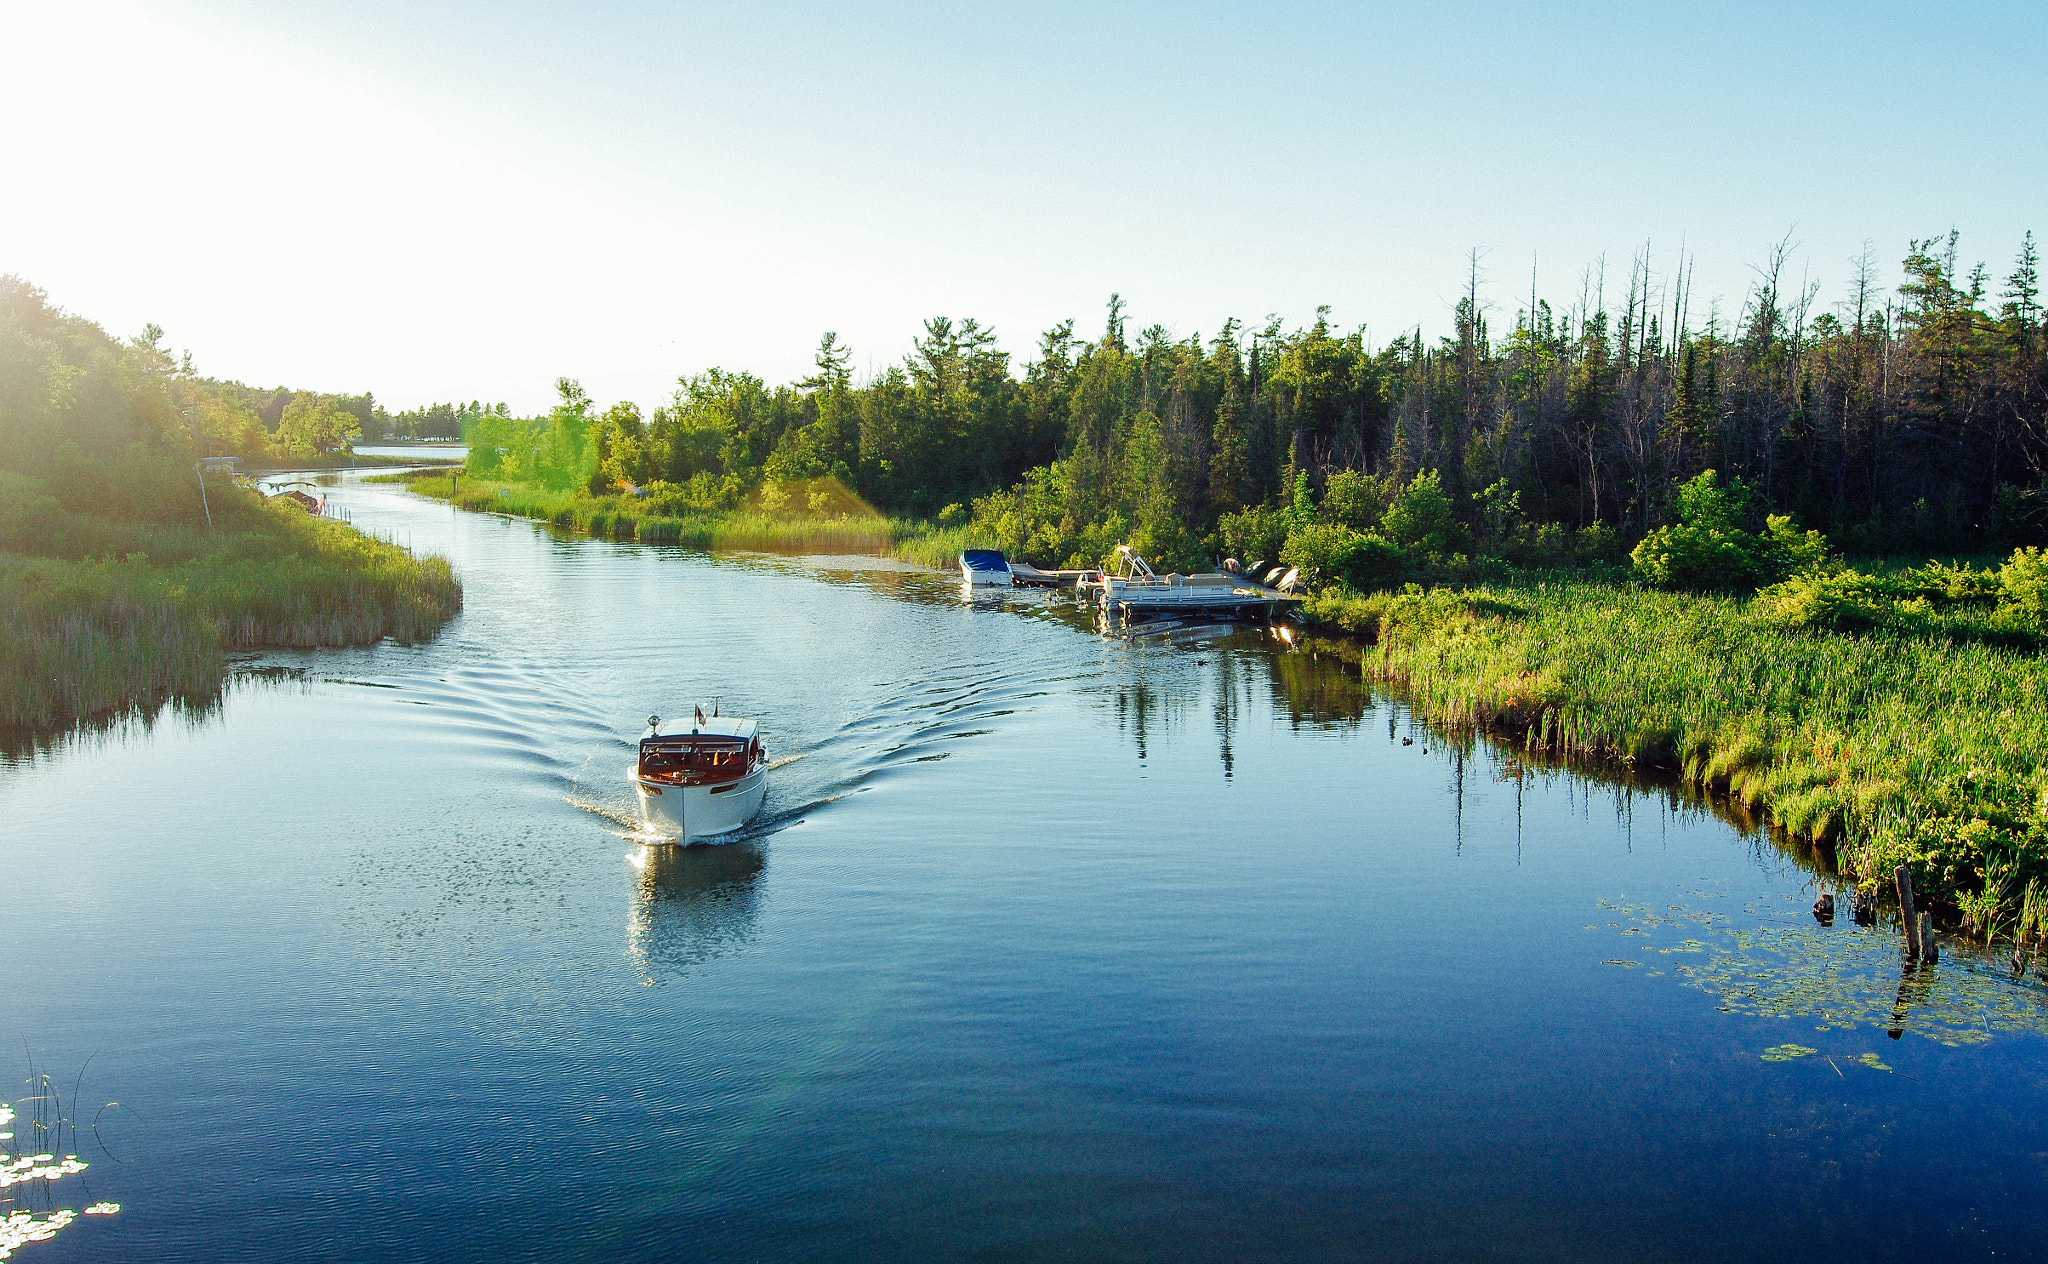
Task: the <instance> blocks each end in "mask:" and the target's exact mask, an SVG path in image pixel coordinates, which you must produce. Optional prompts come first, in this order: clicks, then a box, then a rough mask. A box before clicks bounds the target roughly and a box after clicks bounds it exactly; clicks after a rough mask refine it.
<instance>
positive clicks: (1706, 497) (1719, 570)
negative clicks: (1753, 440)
mask: <svg viewBox="0 0 2048 1264" xmlns="http://www.w3.org/2000/svg"><path fill="white" fill-rule="evenodd" d="M1748 503H1749V490H1748V488H1746V487H1744V486H1743V485H1742V481H1741V480H1740V479H1737V480H1735V481H1734V482H1733V483H1731V484H1730V485H1729V486H1727V487H1722V486H1721V485H1720V484H1719V483H1718V482H1717V481H1716V476H1715V474H1714V471H1712V470H1707V471H1705V472H1703V473H1702V474H1700V475H1699V477H1697V478H1694V479H1692V480H1691V481H1690V482H1686V483H1681V484H1679V487H1678V512H1679V516H1680V517H1681V518H1682V519H1683V521H1682V522H1680V523H1679V524H1678V525H1676V526H1669V527H1659V528H1657V529H1656V530H1655V531H1652V532H1651V533H1650V534H1648V535H1646V536H1644V537H1643V541H1642V543H1641V544H1638V545H1636V547H1635V551H1634V552H1632V553H1630V554H1629V561H1630V562H1631V563H1633V564H1634V566H1635V569H1636V574H1638V575H1639V576H1641V577H1642V578H1643V579H1645V580H1647V581H1649V582H1650V583H1652V584H1655V585H1657V586H1658V587H1660V588H1683V589H1691V590H1693V591H1696V592H1711V591H1714V590H1717V589H1729V590H1739V589H1744V588H1755V587H1758V586H1760V585H1764V584H1775V583H1778V582H1780V581H1781V580H1784V579H1786V578H1788V577H1789V576H1791V575H1794V574H1796V573H1798V572H1800V571H1803V570H1807V569H1810V568H1812V567H1815V566H1818V565H1820V563H1821V561H1822V560H1823V559H1824V558H1826V556H1827V550H1828V544H1827V538H1826V537H1825V536H1823V535H1821V533H1820V532H1818V531H1807V532H1800V531H1798V530H1796V529H1795V528H1794V527H1793V526H1792V519H1790V518H1788V517H1786V516H1784V515H1782V514H1774V515H1772V516H1771V517H1770V518H1767V519H1766V520H1765V522H1764V531H1763V534H1761V535H1757V534H1755V533H1752V532H1749V531H1744V530H1743V529H1742V528H1741V526H1740V523H1741V520H1742V512H1743V509H1744V507H1745V506H1747V504H1748Z"/></svg>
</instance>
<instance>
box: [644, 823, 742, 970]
mask: <svg viewBox="0 0 2048 1264" xmlns="http://www.w3.org/2000/svg"><path fill="white" fill-rule="evenodd" d="M626 859H627V862H628V863H629V864H631V865H632V866H633V867H634V868H635V869H637V870H638V871H639V884H638V889H637V890H635V891H634V893H633V909H632V913H631V915H630V916H629V917H628V918H627V922H626V950H627V951H628V952H630V953H631V954H632V955H633V958H634V960H636V961H637V962H639V965H640V974H641V978H642V980H643V981H644V982H646V983H649V984H652V983H654V982H656V981H657V980H660V979H664V978H669V977H672V976H675V975H680V974H683V973H685V972H686V971H688V970H690V969H692V968H694V967H696V966H700V965H703V964H704V963H706V962H708V961H714V960H716V959H718V958H719V957H723V956H726V955H728V954H730V953H733V952H737V951H738V950H740V949H741V948H744V947H745V946H746V945H747V944H748V943H750V942H751V941H752V940H753V938H754V915H755V911H756V908H755V906H756V903H757V901H758V900H759V898H760V897H759V892H758V889H757V888H758V886H759V882H760V878H761V871H762V870H763V869H765V868H767V866H768V857H767V854H766V853H765V852H763V851H762V850H761V849H760V848H759V847H758V846H756V845H755V844H753V843H751V842H734V843H727V844H726V845H725V846H723V847H665V846H647V847H642V848H640V850H639V851H638V852H637V853H634V854H631V855H628V856H627V858H626Z"/></svg>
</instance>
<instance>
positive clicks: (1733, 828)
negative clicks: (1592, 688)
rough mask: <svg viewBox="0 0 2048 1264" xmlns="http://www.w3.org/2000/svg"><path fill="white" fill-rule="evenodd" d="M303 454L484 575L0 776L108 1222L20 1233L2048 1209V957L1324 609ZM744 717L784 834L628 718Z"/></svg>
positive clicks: (614, 1241)
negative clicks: (842, 543) (682, 795)
mask: <svg viewBox="0 0 2048 1264" xmlns="http://www.w3.org/2000/svg"><path fill="white" fill-rule="evenodd" d="M329 481H331V482H333V483H335V484H336V485H335V486H334V487H333V489H332V493H331V495H332V497H333V499H334V501H335V502H336V503H337V504H340V505H342V506H344V507H346V508H347V509H348V510H349V511H350V513H351V516H352V520H353V521H354V523H355V524H356V525H357V526H358V527H360V528H363V529H365V530H370V531H374V532H377V533H380V534H382V535H385V536H388V537H390V538H393V539H397V540H399V541H400V542H402V543H409V544H410V545H411V546H412V547H413V548H415V549H419V550H431V551H436V552H440V553H444V554H446V555H447V556H448V557H450V558H451V559H452V560H453V561H454V563H455V565H456V567H457V568H458V570H459V572H460V574H461V576H462V579H463V581H464V584H465V588H466V605H465V608H464V610H463V613H462V614H461V615H460V616H459V617H458V618H457V619H456V620H455V621H454V622H453V623H451V624H450V625H449V626H448V627H447V629H446V630H445V631H444V632H443V633H442V635H441V636H440V637H439V638H438V639H436V640H435V641H433V642H432V643H429V644H422V645H415V646H403V645H397V644H389V643H387V644H382V645H378V646H375V647H373V648H369V649H363V650H354V651H334V652H322V653H307V654H299V653H272V654H265V655H261V656H258V657H255V658H253V659H251V660H249V661H245V662H243V663H240V664H238V672H237V675H236V676H235V677H233V679H232V680H231V682H230V684H229V686H228V687H227V688H226V690H225V692H224V694H223V696H222V698H221V699H220V701H219V703H218V705H216V706H213V707H203V708H198V709H196V710H188V711H184V712H177V711H167V712H165V713H163V714H162V715H160V716H158V717H155V718H154V719H153V720H152V721H150V722H146V723H145V722H141V721H130V722H128V723H125V724H116V725H112V726H102V727H100V728H97V729H94V730H91V731H87V732H83V733H79V734H75V735H72V736H68V737H58V738H54V739H50V740H47V741H42V742H38V743H32V744H28V745H21V744H17V745H16V746H15V747H14V748H13V750H12V753H11V754H10V755H8V756H7V757H6V762H5V763H4V764H0V820H4V821H5V822H6V826H5V831H6V833H5V837H6V840H7V841H6V844H5V854H6V857H7V860H8V872H9V876H10V881H9V883H8V891H7V898H6V899H5V900H4V901H0V931H4V939H0V942H4V943H5V945H6V953H7V961H8V964H9V965H10V967H11V971H10V975H11V977H12V979H13V980H14V981H13V983H11V984H9V985H8V986H7V996H6V999H7V1004H6V1006H5V1011H4V1013H5V1021H4V1022H0V1037H4V1038H5V1040H6V1041H7V1042H8V1043H10V1044H11V1045H12V1046H13V1047H14V1048H15V1049H16V1051H17V1052H16V1054H15V1055H6V1054H4V1053H0V1062H6V1061H7V1060H8V1058H9V1057H10V1056H12V1057H13V1058H14V1059H15V1060H16V1061H20V1062H21V1063H22V1065H23V1066H24V1067H26V1065H27V1064H26V1059H28V1058H29V1057H31V1056H32V1057H33V1059H34V1062H35V1063H36V1065H37V1066H39V1067H42V1068H47V1069H48V1070H49V1071H50V1072H51V1075H52V1079H53V1082H56V1083H57V1085H58V1091H59V1092H61V1093H63V1094H66V1095H71V1094H72V1093H73V1085H74V1077H76V1080H75V1083H76V1085H77V1089H76V1094H75V1105H72V1106H67V1110H68V1111H69V1112H70V1114H71V1116H72V1117H73V1118H75V1119H77V1120H78V1121H79V1122H80V1131H79V1133H78V1134H77V1141H76V1144H75V1145H73V1144H72V1143H70V1142H66V1143H64V1144H65V1148H66V1149H75V1150H76V1152H77V1153H79V1155H80V1157H81V1158H82V1159H83V1160H86V1161H88V1162H89V1163H90V1164H91V1166H90V1167H89V1168H88V1169H87V1170H86V1171H85V1172H83V1173H80V1174H76V1175H72V1176H67V1177H65V1178H64V1179H62V1180H59V1181H55V1182H52V1183H50V1184H49V1185H48V1187H47V1189H48V1195H47V1196H46V1197H45V1201H44V1203H42V1204H34V1205H36V1206H44V1207H45V1209H47V1208H48V1207H72V1208H76V1207H81V1206H83V1205H85V1204H86V1203H89V1202H95V1201H100V1200H106V1201H112V1202H118V1203H119V1204H120V1205H121V1210H120V1212H119V1213H118V1214H116V1215H111V1216H99V1217H86V1218H82V1219H81V1220H80V1221H78V1222H77V1223H75V1224H72V1225H70V1226H69V1227H67V1228H65V1229H64V1230H63V1231H62V1232H61V1233H59V1234H57V1235H56V1236H55V1237H54V1238H53V1239H52V1240H50V1241H48V1242H39V1243H32V1244H30V1245H28V1246H27V1247H24V1248H23V1250H22V1252H21V1254H20V1256H19V1258H21V1259H24V1260H30V1261H36V1260H50V1261H60V1260H74V1259H78V1260H83V1259H150V1260H158V1261H184V1260H194V1261H196V1260H255V1259H275V1258H287V1257H288V1258H292V1259H295V1260H353V1259H364V1258H380V1259H381V1258H389V1259H419V1258H429V1257H431V1258H433V1259H435V1260H438V1261H451V1262H452V1261H470V1260H476V1261H485V1260H505V1259H547V1260H605V1261H617V1260H641V1259H669V1258H692V1259H703V1260H741V1259H747V1260H756V1259H758V1260H856V1259H862V1260H872V1259H935V1260H936V1259H961V1258H977V1259H1039V1258H1053V1257H1059V1258H1078V1259H1105V1260H1118V1261H1135V1260H1248V1259H1265V1260H1336V1259H1357V1258H1367V1257H1369V1258H1375V1259H1390V1260H1436V1259H1470V1258H1476V1257H1482V1256H1488V1257H1494V1256H1497V1257H1503V1258H1516V1259H1560V1260H1564V1259H1570V1260H1629V1261H1643V1260H1694V1259H1702V1258H1708V1259H1726V1258H1732V1257H1738V1256H1740V1257H1745V1258H1748V1259H1755V1260H1775V1259H1785V1260H1791V1259H1806V1258H1809V1257H1811V1256H1813V1255H1815V1254H1819V1253H1826V1254H1828V1255H1833V1256H1840V1257H1844V1258H1859V1259H1899V1260H1915V1261H1924V1260H1929V1259H1937V1258H1938V1259H1965V1258H1979V1257H1983V1258H1989V1257H1991V1256H1994V1255H1995V1256H1997V1257H1998V1258H2000V1259H2009V1258H2015V1257H2017V1258H2034V1257H2037V1256H2038V1255H2039V1254H2040V1253H2041V1252H2042V1251H2043V1250H2044V1249H2048V1238H2044V1237H2043V1235H2042V1229H2043V1227H2044V1222H2048V1210H2044V1209H2048V1130H2044V1126H2043V1121H2044V1120H2048V1038H2044V1036H2043V1034H2042V1033H2043V1030H2044V1028H2048V1018H2044V1014H2048V1008H2044V1005H2043V997H2042V993H2041V991H2040V989H2038V988H2035V987H2032V986H2029V985H2025V984H2017V985H2016V984H2014V983H2012V982H2010V981H2009V980H2007V979H2006V978H2005V977H2004V976H2003V974H2002V973H2001V972H2000V971H1999V970H1998V969H1997V968H1996V963H1995V962H1990V961H1984V960H1976V959H1973V958H1971V957H1970V955H1969V954H1968V953H1965V952H1961V951H1957V950H1954V949H1952V950H1951V952H1950V955H1949V957H1948V959H1946V960H1944V962H1943V963H1942V965H1940V966H1939V967H1937V968H1935V970H1933V971H1931V972H1927V973H1924V974H1912V975H1907V976H1905V978H1904V981H1903V982H1902V972H1901V968H1900V964H1899V960H1898V950H1897V946H1896V943H1895V933H1894V932H1890V931H1888V930H1886V929H1883V928H1878V929H1866V928H1859V927H1857V926H1855V925H1854V924H1853V923H1852V922H1851V920H1850V919H1849V917H1848V916H1847V902H1846V899H1845V900H1844V901H1843V916H1842V917H1840V918H1839V919H1838V920H1837V921H1836V922H1835V924H1834V925H1832V926H1827V927H1823V926H1821V925H1819V924H1817V922H1816V919H1815V918H1814V917H1813V916H1812V915H1811V913H1810V912H1809V911H1808V910H1809V905H1810V904H1811V903H1812V900H1813V898H1814V896H1815V894H1816V893H1817V892H1818V891H1821V890H1831V889H1838V886H1837V884H1836V883H1835V882H1834V880H1833V879H1831V878H1828V877H1826V876H1825V875H1824V874H1821V873H1819V872H1817V871H1816V870H1815V868H1814V867H1813V866H1812V863H1811V861H1810V858H1806V857H1803V856H1801V855H1799V854H1797V853H1796V852H1794V851H1792V850H1788V849H1786V848H1784V847H1781V846H1779V845H1778V844H1776V843H1774V842H1773V841H1771V839H1770V838H1768V837H1767V836H1765V835H1763V834H1760V833H1757V832H1755V831H1753V830H1746V829H1744V828H1742V827H1740V826H1739V825H1738V824H1736V823H1734V822H1732V821H1731V820H1729V819H1726V818H1725V817H1724V816H1722V815H1717V814H1716V813H1715V812H1714V811H1712V810H1709V809H1708V808H1706V807H1703V806H1701V805H1699V804H1698V803H1696V802H1693V801H1691V800H1689V799H1687V798H1686V797H1684V796H1682V795H1679V794H1677V793H1675V792H1673V791H1672V790H1670V789H1668V788H1662V787H1658V786H1655V785H1649V784H1627V783H1623V782H1619V781H1613V780H1602V779H1597V778H1591V777H1587V776H1583V775H1579V774H1574V773H1571V772H1567V771H1560V770H1556V769H1547V768H1542V767H1536V766H1524V765H1521V764H1519V763H1517V762H1516V761H1515V760H1514V759H1512V758H1511V757H1509V755H1507V754H1506V753H1503V752H1502V751H1500V750H1497V749H1494V748H1491V747H1489V746H1487V745H1486V744H1484V743H1474V742H1470V741H1448V740H1446V739H1444V738H1442V737H1440V736H1439V735H1436V734H1434V733H1432V732H1430V731H1429V730H1427V729H1426V728H1423V727H1421V726H1419V725H1417V724H1416V723H1414V722H1413V721H1412V720H1411V718H1410V717H1409V716H1408V714H1407V713H1406V712H1405V711H1404V710H1403V709H1402V707H1401V706H1400V705H1399V703H1398V701H1397V700H1393V699H1389V698H1386V697H1382V696H1376V695H1375V694H1374V693H1373V692H1372V691H1371V690H1369V689H1367V688H1365V687H1364V686H1363V685H1362V684H1361V682H1360V678H1359V675H1358V673H1357V671H1356V669H1355V668H1354V667H1350V666H1347V665H1346V664H1345V663H1343V662H1342V661H1341V660H1340V659H1339V658H1337V657H1335V656H1333V655H1331V654H1329V653H1327V652H1326V649H1327V647H1318V646H1316V645H1315V644H1314V643H1312V642H1307V643H1303V642H1302V639H1301V638H1299V637H1298V636H1297V637H1296V638H1294V641H1293V642H1290V641H1289V640H1288V639H1285V638H1283V637H1281V636H1279V635H1277V634H1275V633H1272V632H1269V631H1267V630H1265V629H1254V630H1248V631H1247V630H1242V629H1230V628H1190V627H1180V628H1171V627H1169V628H1163V629H1162V628H1153V629H1147V630H1144V631H1142V632H1140V633H1138V634H1124V633H1106V632H1104V631H1100V630H1098V629H1097V628H1096V627H1095V626H1094V625H1093V623H1092V621H1091V620H1090V619H1089V618H1088V616H1087V613H1086V612H1085V611H1083V610H1081V609H1079V608H1077V607H1075V606H1073V605H1071V604H1069V603H1066V602H1064V601H1063V600H1062V599H1060V598H1059V597H1057V596H1055V595H1050V594H1045V593H1038V592H1028V593H1018V594H1011V595H1008V596H1006V597H1003V598H1000V599H992V598H984V599H979V600H976V599H972V598H969V597H967V596H965V595H964V594H963V593H962V590H961V587H960V585H959V583H958V581H957V579H956V578H953V577H950V576H945V575H936V574H933V573H931V572H926V571H919V570H914V569H911V568H907V567H902V566H898V565H895V564H893V563H889V562H885V561H877V560H876V559H872V558H776V557H764V556H757V555H749V556H711V555H706V554H703V553H698V552H690V551H685V550H678V549H669V548H662V547H657V546H636V545H630V544H614V543H609V542H601V541H595V540H590V539H583V538H569V537H564V536H561V535H558V534H555V533H552V532H550V531H548V530H547V529H545V528H542V527H538V526H535V525H532V524H529V523H525V522H519V521H511V520H507V519H503V518H498V517H491V516H482V515H475V514H467V513H457V512H455V511H453V510H451V509H449V508H448V507H446V506H442V505H436V504H431V503H428V502H426V501H424V500H421V499H417V498H414V497H411V496H409V495H408V494H406V493H405V492H403V491H402V490H400V489H397V488H394V487H389V486H383V485H372V484H365V483H362V482H360V481H358V480H357V479H356V478H355V477H353V476H346V477H342V478H338V479H330V480H329ZM714 698H715V699H717V700H718V705H719V706H720V707H722V709H723V710H724V711H725V712H726V713H728V714H740V715H750V716H755V717H758V718H759V720H760V722H761V725H762V729H763V732H764V734H765V738H766V742H767V744H768V747H769V751H770V754H771V756H772V758H773V759H774V760H775V761H776V765H775V767H774V769H773V771H772V773H771V775H770V780H769V790H768V797H767V802H766V805H765V807H764V809H763V813H762V816H761V817H760V818H759V820H758V821H757V823H756V825H755V826H754V827H753V828H752V829H751V830H750V831H749V832H748V833H747V834H746V835H745V836H744V837H742V838H741V839H740V840H738V841H735V842H731V843H728V844H726V845H723V846H717V847H694V848H689V849H686V850H671V849H658V848H657V849H648V848H644V847H643V846H641V845H640V844H639V843H637V842H635V841H634V840H633V839H632V838H630V837H629V836H628V835H629V833H630V831H629V829H628V827H627V825H626V824H624V823H622V821H621V820H620V819H619V817H620V814H622V813H624V812H626V811H627V810H628V809H629V807H630V800H629V797H628V795H627V793H626V787H625V784H624V782H623V779H622V774H623V771H624V769H625V768H626V766H627V764H628V763H629V761H630V759H631V757H632V750H633V745H632V744H633V742H634V740H635V739H636V737H637V736H638V734H639V733H640V732H641V731H643V730H642V726H643V724H644V721H645V718H646V716H647V715H648V714H649V713H650V712H656V713H660V714H662V715H680V714H687V712H688V709H689V708H690V707H691V706H692V705H693V704H694V703H695V702H698V701H703V702H705V703H707V704H708V703H710V702H711V701H712V700H713V699H714ZM1894 1032H1896V1033H1897V1034H1896V1035H1894V1034H1893V1033H1894ZM109 1102H118V1103H119V1105H118V1106H108V1105H105V1104H104V1103H109ZM19 1125H20V1121H17V1128H19ZM89 1125H90V1126H89ZM14 1144H15V1145H17V1146H24V1147H25V1146H26V1145H27V1144H28V1143H27V1141H26V1140H24V1141H19V1142H16V1143H14ZM0 1148H4V1147H0ZM23 1152H24V1153H25V1152H26V1150H25V1149H24V1151H23ZM23 1188H25V1187H20V1188H17V1189H16V1190H14V1191H13V1192H14V1194H15V1196H16V1197H17V1198H18V1199H19V1198H25V1197H26V1196H25V1195H24V1194H23V1192H22V1190H23ZM52 1199H53V1200H54V1201H51V1200H52Z"/></svg>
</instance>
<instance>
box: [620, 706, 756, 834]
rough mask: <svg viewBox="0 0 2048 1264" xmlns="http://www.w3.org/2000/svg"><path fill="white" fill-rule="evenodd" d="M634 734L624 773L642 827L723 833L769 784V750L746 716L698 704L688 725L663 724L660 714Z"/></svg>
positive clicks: (744, 816) (742, 820) (742, 818)
mask: <svg viewBox="0 0 2048 1264" xmlns="http://www.w3.org/2000/svg"><path fill="white" fill-rule="evenodd" d="M647 725H648V728H649V729H650V730H651V731H650V732H649V733H648V734H647V736H646V737H643V738H641V739H640V758H639V760H638V761H637V762H636V763H635V764H634V765H633V767H632V769H631V770H630V772H629V773H628V776H629V777H630V778H631V780H632V782H633V791H634V794H635V795H636V796H637V797H638V798H639V801H640V819H641V821H642V822H643V823H644V824H645V825H646V826H647V828H648V830H649V831H651V832H653V833H657V834H666V835H669V836H670V837H672V838H673V839H675V841H677V842H680V843H688V842H694V841H696V840H698V839H705V838H715V837H717V836H718V835H720V834H730V833H732V832H733V831H734V830H736V829H738V828H740V826H742V825H745V824H746V823H747V822H748V820H750V819H752V817H753V815H754V813H756V812H758V811H760V809H761V799H762V797H763V796H764V795H765V794H766V793H767V789H768V755H767V752H766V751H764V750H763V749H762V748H761V736H760V732H759V728H758V726H757V725H756V724H755V723H754V721H752V720H742V719H735V718H732V717H725V716H719V715H716V714H713V715H712V716H711V717H710V718H708V719H707V718H706V717H705V715H704V708H702V707H698V708H697V710H696V715H695V717H694V718H693V719H692V721H691V722H690V724H689V726H688V727H687V728H685V727H684V726H682V725H680V724H677V725H673V726H671V731H669V732H666V733H665V732H663V731H662V722H661V717H660V716H652V715H651V716H648V717H647Z"/></svg>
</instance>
